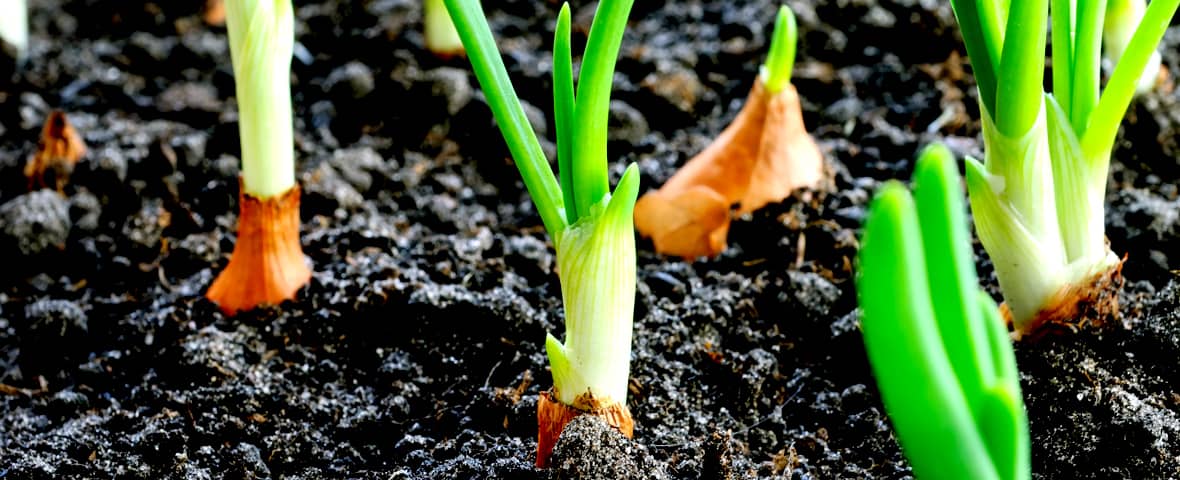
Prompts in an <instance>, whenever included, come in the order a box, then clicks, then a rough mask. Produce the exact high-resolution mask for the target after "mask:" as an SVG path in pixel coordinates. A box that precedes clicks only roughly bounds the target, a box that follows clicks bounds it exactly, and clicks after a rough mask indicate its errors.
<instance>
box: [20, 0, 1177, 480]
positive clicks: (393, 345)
mask: <svg viewBox="0 0 1180 480" xmlns="http://www.w3.org/2000/svg"><path fill="white" fill-rule="evenodd" d="M30 3H32V5H31V6H32V13H31V15H30V23H31V28H30V30H31V32H32V41H31V52H30V59H29V61H28V62H27V64H26V65H25V66H24V68H23V69H21V70H19V71H17V72H15V73H13V71H12V63H11V61H6V62H7V63H4V68H5V69H6V70H5V71H4V72H3V74H0V203H2V206H0V252H3V255H4V262H3V263H4V265H3V267H0V478H12V479H41V478H45V479H50V478H53V479H60V478H145V479H161V478H183V479H205V478H305V479H315V478H365V479H390V478H394V479H401V478H415V479H418V478H422V479H452V478H454V479H459V478H463V479H467V478H524V479H528V478H708V479H720V478H796V479H807V478H813V479H832V478H877V479H900V478H908V477H909V476H910V475H911V473H910V470H909V468H908V466H907V462H906V460H905V458H904V457H903V455H902V453H901V451H900V449H899V448H898V446H897V443H896V440H895V437H894V434H893V430H892V428H891V427H890V424H889V421H888V419H887V418H886V416H885V414H884V410H883V408H882V406H881V401H880V397H879V396H878V394H877V391H876V386H875V384H874V381H873V377H872V375H871V372H870V370H869V365H868V363H867V361H866V359H865V354H864V351H863V345H862V342H861V336H860V333H859V330H858V313H857V310H856V296H855V291H854V288H853V282H852V278H853V267H854V262H853V259H854V258H855V254H856V248H857V237H858V233H859V227H860V225H861V222H862V221H863V219H864V215H865V207H866V204H867V203H868V202H869V200H870V198H871V196H872V193H873V192H874V191H875V189H876V188H877V187H878V186H879V185H880V184H881V182H883V181H885V180H887V179H891V178H901V179H905V178H908V175H909V172H910V170H911V167H912V162H911V159H912V158H913V157H914V155H915V153H916V152H917V151H918V150H919V149H920V148H921V147H922V146H923V145H925V144H927V143H929V142H932V141H936V140H942V141H946V142H948V143H949V144H950V145H951V146H952V148H953V149H954V150H955V151H956V152H958V153H960V154H963V155H966V154H972V155H980V154H981V148H982V146H981V144H980V142H979V134H980V126H979V122H978V120H977V119H978V118H979V113H978V108H977V107H976V104H975V100H974V98H975V91H974V86H973V80H972V78H971V76H970V67H969V66H968V65H965V61H964V57H963V55H964V54H963V47H962V44H961V40H960V37H959V34H958V32H957V28H956V27H955V23H954V19H953V15H952V13H951V11H950V8H949V6H947V5H945V4H944V2H935V1H927V0H901V1H897V2H888V3H886V2H882V3H877V2H875V1H873V0H821V1H818V2H808V1H793V0H792V1H789V2H788V3H789V4H790V5H791V6H792V7H793V8H794V9H795V11H796V12H797V15H798V18H799V25H800V51H799V56H798V65H797V66H796V69H795V76H794V82H795V84H796V85H797V87H798V89H799V92H800V94H801V95H802V97H803V99H804V117H805V121H806V123H807V125H808V127H809V128H810V129H811V131H812V133H813V135H814V136H815V137H816V139H817V140H818V141H819V143H820V145H821V148H822V149H823V151H824V152H825V155H826V157H827V160H828V162H829V166H830V167H831V169H832V171H833V172H834V174H835V178H834V179H835V185H836V190H835V191H834V193H828V194H821V195H816V196H813V197H812V199H809V200H804V197H805V196H804V195H798V196H796V197H794V198H790V199H787V200H786V201H784V202H782V203H780V204H774V205H770V206H768V207H766V208H763V209H762V210H759V211H757V212H755V213H754V214H752V215H751V216H749V217H748V218H745V219H742V220H740V221H737V222H735V223H734V224H733V226H732V229H731V233H730V236H729V243H730V248H729V249H728V250H727V251H726V252H725V253H724V254H723V255H722V256H721V257H719V258H717V259H714V260H709V261H700V262H697V263H685V262H683V261H680V260H677V259H669V258H661V257H660V256H657V255H655V254H654V253H653V252H652V249H651V244H650V243H644V242H640V244H639V279H638V292H637V298H636V312H635V319H636V323H635V341H634V345H633V352H632V373H631V374H632V379H631V390H630V396H629V398H628V403H629V406H630V408H631V411H632V412H634V415H635V420H636V431H635V438H634V441H626V440H624V439H622V438H621V437H618V436H617V434H615V433H613V432H611V431H609V430H607V429H605V427H603V425H602V424H601V423H600V422H596V421H592V420H589V419H586V420H579V421H577V422H575V423H573V424H571V426H570V428H569V430H568V431H567V434H566V435H564V436H563V438H562V441H561V443H560V444H559V445H558V448H557V452H556V454H555V457H554V464H555V467H554V468H553V469H551V470H536V469H534V467H533V462H534V458H533V456H534V449H535V442H536V440H535V435H536V397H537V393H538V392H540V391H543V390H545V389H547V388H549V387H550V385H551V378H550V375H549V372H548V362H547V360H546V357H545V354H544V348H543V342H544V339H545V333H546V332H553V333H554V334H556V335H559V336H560V334H561V333H562V311H561V301H560V290H559V287H558V281H557V277H556V273H555V272H556V269H555V265H554V262H555V258H554V254H553V251H552V247H551V245H550V244H549V240H548V237H547V235H546V233H545V232H544V230H543V228H542V227H541V224H540V219H539V218H538V217H537V215H536V212H535V210H534V208H533V206H532V204H531V202H530V200H529V199H528V196H527V194H526V192H525V191H524V189H523V187H522V185H521V182H520V180H519V175H518V173H517V172H516V170H515V168H514V167H513V165H512V163H511V161H510V160H509V157H508V154H507V149H506V148H505V147H504V143H503V140H502V139H501V138H500V134H499V132H498V131H497V130H496V128H495V127H494V125H493V122H492V118H491V114H490V111H489V109H488V107H487V105H486V104H485V102H484V100H483V97H482V94H481V93H480V92H479V89H478V88H477V85H476V84H475V80H474V77H473V76H472V75H471V74H470V73H469V67H468V65H467V63H466V61H465V60H463V59H452V60H439V59H436V58H435V57H433V56H432V55H430V54H429V53H427V52H425V51H424V50H423V48H422V44H423V40H422V36H421V34H420V30H421V24H420V17H421V15H420V3H419V2H417V1H415V0H367V1H362V0H357V1H347V0H309V1H297V2H296V4H297V5H296V6H297V14H296V15H297V22H296V23H297V27H296V30H297V39H298V46H297V51H296V55H295V60H294V62H293V65H292V70H293V74H292V79H293V80H292V82H293V84H292V85H293V94H294V104H295V108H296V119H295V122H296V137H297V138H296V145H295V148H296V152H297V157H298V159H299V167H298V169H299V178H300V180H301V183H302V185H303V188H304V197H303V210H302V216H303V246H304V251H305V253H306V254H307V256H308V257H309V258H310V261H311V262H312V263H313V264H314V269H315V274H314V277H313V279H312V281H311V283H310V285H309V286H308V287H306V288H305V289H304V290H302V291H301V292H300V293H299V296H298V299H297V300H295V301H291V302H287V303H284V304H283V305H281V306H279V307H277V308H267V309H262V310H259V311H255V312H251V313H248V314H243V315H239V316H238V317H236V318H226V317H224V316H223V315H222V314H221V313H220V312H219V311H218V309H217V308H216V307H215V306H214V305H212V304H211V303H210V302H209V301H207V300H206V299H205V298H204V297H203V295H202V294H203V293H204V290H205V289H206V288H207V286H208V285H209V283H210V282H211V281H212V279H213V278H214V276H215V274H216V273H217V272H219V271H220V270H221V269H222V268H224V267H225V265H226V262H227V261H228V255H229V253H230V252H231V251H232V247H233V244H234V232H235V228H234V227H235V225H236V217H237V191H238V183H237V175H238V159H237V155H238V148H239V147H238V129H237V124H236V113H235V112H236V106H235V102H234V101H233V99H232V97H233V95H234V88H233V77H232V73H231V72H232V70H231V67H230V59H229V52H228V48H227V44H226V40H225V31H224V29H222V28H215V27H208V26H206V25H205V24H204V23H202V21H201V17H200V9H201V6H202V5H203V3H204V1H203V0H185V1H176V0H167V1H161V0H156V1H154V2H146V3H145V2H139V1H117V2H116V1H107V0H73V1H63V0H41V1H37V0H34V1H32V2H30ZM485 3H486V7H487V8H488V10H489V11H490V14H491V20H492V23H493V29H494V31H495V32H496V34H497V36H498V38H499V39H500V47H501V49H502V50H503V52H504V55H505V58H506V62H507V64H508V67H509V70H510V73H511V75H512V77H513V79H514V81H515V82H516V85H517V87H518V89H519V91H520V93H521V97H522V98H523V99H524V100H525V101H526V102H527V103H528V104H529V105H530V113H531V114H532V115H533V117H534V120H535V122H536V124H537V125H538V130H540V131H541V133H543V134H544V137H545V138H548V139H549V142H550V143H549V144H548V145H547V147H548V148H549V149H550V150H551V151H552V144H551V142H552V138H553V129H552V122H551V121H548V119H550V118H551V115H552V106H551V97H550V93H549V92H550V80H549V75H550V62H549V60H548V55H549V52H550V48H551V38H552V28H553V27H552V26H553V24H554V19H555V17H556V14H557V11H558V7H559V4H558V3H557V2H556V1H555V0H544V1H542V0H500V1H492V2H485ZM594 5H595V4H594V3H592V2H589V1H575V2H573V4H572V6H573V8H574V12H575V15H574V18H575V21H574V23H575V28H574V30H575V32H574V38H575V40H574V43H575V49H580V46H581V45H583V44H584V42H585V34H586V31H587V30H588V26H589V21H590V19H591V15H592V13H593V8H594ZM776 7H777V3H775V2H771V1H768V0H750V1H742V2H733V1H727V0H686V1H676V2H647V1H640V2H636V6H635V9H634V12H633V14H632V16H631V18H632V23H631V28H630V29H629V31H628V33H627V36H626V38H625V40H624V44H623V53H622V58H621V60H620V61H619V71H618V73H617V74H616V76H615V94H614V99H615V101H614V102H613V103H612V106H611V120H612V122H611V123H612V131H611V136H610V149H609V150H610V158H611V172H612V176H613V178H615V179H617V178H618V175H619V174H620V173H621V172H622V169H623V168H624V167H625V166H626V165H627V164H629V163H631V162H636V163H638V164H639V166H640V169H641V170H642V173H643V177H642V182H643V187H642V188H643V189H645V190H646V189H650V188H654V187H657V186H658V185H660V184H661V183H662V182H663V181H664V180H666V179H667V178H668V177H669V176H670V175H671V174H672V173H673V172H674V171H675V169H676V168H677V167H678V166H680V165H682V164H683V163H684V162H685V161H686V160H687V159H688V158H690V157H691V156H692V155H693V154H695V153H696V152H698V151H700V150H701V149H702V148H704V147H705V146H706V145H707V144H708V142H709V141H710V139H711V138H712V137H713V136H714V135H716V134H717V133H718V132H719V131H720V130H721V129H722V128H724V126H725V125H726V124H727V122H728V121H730V120H731V119H732V118H733V117H734V116H735V115H736V114H737V111H738V110H739V108H740V106H741V101H742V100H743V99H744V98H745V96H746V93H747V91H748V90H749V88H750V86H751V84H752V82H753V81H754V78H755V75H756V74H757V72H758V67H759V64H760V62H761V61H762V59H763V57H764V56H765V53H766V49H767V40H768V39H767V34H768V32H769V30H768V27H769V24H770V22H771V21H772V19H773V13H774V11H775V8H776ZM1178 46H1180V29H1173V30H1172V31H1171V32H1170V34H1169V35H1168V36H1167V39H1166V40H1165V45H1164V47H1163V50H1164V51H1165V52H1167V54H1166V55H1165V61H1164V64H1165V66H1166V68H1168V69H1169V70H1170V71H1172V72H1177V73H1180V55H1178V54H1177V47H1178ZM54 108H60V109H63V110H65V111H66V112H67V113H68V115H69V118H70V120H71V121H72V122H73V123H74V125H75V127H76V128H77V129H78V130H79V131H80V132H81V133H82V135H83V137H84V138H85V140H86V143H87V145H88V146H89V153H88V155H87V156H86V158H85V159H83V160H82V162H81V163H80V164H79V165H78V167H77V168H76V169H75V171H74V173H73V176H72V178H71V182H70V184H69V185H68V186H67V187H66V189H65V196H61V195H58V194H57V193H56V192H54V191H53V190H42V191H38V192H34V193H28V188H27V184H26V181H25V179H24V177H23V175H22V173H21V172H22V168H23V166H24V163H25V161H26V159H27V158H28V156H29V155H31V154H32V152H33V150H34V149H35V146H36V142H37V135H38V134H39V131H40V126H41V122H42V121H43V120H44V118H45V117H46V116H47V115H48V114H49V112H50V111H51V109H54ZM1124 126H1125V128H1124V131H1123V132H1122V134H1121V137H1120V138H1121V140H1120V143H1119V146H1118V149H1117V151H1116V153H1115V160H1114V162H1113V165H1112V175H1111V183H1110V186H1111V188H1110V192H1111V193H1110V195H1109V197H1108V198H1109V205H1110V208H1109V210H1108V213H1107V221H1108V222H1107V223H1108V234H1109V237H1110V240H1111V243H1112V247H1113V250H1114V251H1115V252H1117V253H1118V254H1120V255H1123V254H1125V255H1126V256H1127V261H1126V265H1125V268H1124V269H1123V274H1124V276H1125V277H1126V279H1127V282H1126V287H1125V290H1124V293H1123V295H1122V297H1121V300H1122V302H1121V305H1122V318H1121V319H1107V321H1105V322H1104V324H1103V325H1094V324H1093V322H1088V323H1086V324H1083V325H1081V326H1079V328H1078V329H1077V331H1076V332H1069V331H1067V332H1061V333H1059V334H1055V335H1049V336H1047V337H1045V338H1043V339H1041V340H1040V341H1037V342H1026V343H1021V344H1018V345H1017V355H1018V361H1019V367H1020V369H1021V380H1022V382H1021V383H1022V386H1023V388H1024V398H1025V401H1026V403H1027V406H1028V410H1029V419H1030V424H1031V425H1030V428H1031V432H1032V445H1033V452H1032V455H1033V470H1034V477H1035V478H1039V479H1109V478H1125V479H1163V478H1175V477H1177V476H1180V395H1178V394H1177V392H1178V391H1180V369H1178V367H1177V365H1178V361H1177V359H1180V314H1178V308H1180V283H1177V282H1175V281H1174V275H1173V273H1172V272H1173V270H1175V269H1177V268H1180V255H1177V254H1175V253H1174V252H1176V251H1177V248H1178V247H1180V235H1178V234H1180V213H1178V212H1180V199H1178V196H1180V192H1178V190H1177V181H1178V180H1180V136H1178V128H1180V95H1178V94H1177V93H1175V92H1174V91H1172V90H1171V88H1163V89H1161V90H1160V91H1158V92H1156V93H1152V94H1150V95H1148V96H1147V97H1145V98H1143V99H1141V101H1139V103H1137V104H1136V105H1135V106H1133V107H1132V109H1131V112H1130V113H1129V115H1128V119H1127V121H1126V122H1125V125H1124ZM977 251H978V252H979V263H978V264H979V268H980V272H981V275H982V277H981V278H982V280H983V283H984V284H985V286H987V288H989V291H991V292H993V293H995V294H997V295H998V291H997V290H996V288H995V283H996V282H995V278H994V276H993V275H992V274H991V269H990V265H989V263H988V261H987V259H986V256H984V254H983V251H982V249H978V248H977Z"/></svg>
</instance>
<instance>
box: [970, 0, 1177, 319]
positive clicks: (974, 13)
mask: <svg viewBox="0 0 1180 480" xmlns="http://www.w3.org/2000/svg"><path fill="white" fill-rule="evenodd" d="M1052 3H1053V9H1052V22H1053V33H1052V34H1053V49H1052V56H1053V58H1052V69H1053V78H1052V83H1053V93H1052V94H1048V93H1045V92H1044V90H1043V89H1044V87H1043V81H1044V75H1045V68H1044V63H1045V58H1044V50H1045V43H1046V31H1045V30H1046V27H1047V25H1048V22H1049V20H1050V16H1049V0H1032V1H1027V2H1013V3H1012V4H1011V5H1009V4H1008V2H1004V1H1000V0H954V1H952V6H953V7H954V12H955V16H956V18H957V19H958V21H959V26H960V29H961V30H962V33H963V38H964V41H965V42H966V44H967V53H968V56H969V57H970V60H971V64H972V67H973V69H974V71H975V78H976V83H977V84H978V88H979V103H980V109H979V110H980V112H981V115H982V116H983V142H984V149H985V155H984V161H983V162H982V163H981V162H979V161H977V160H975V159H968V161H967V185H968V190H969V191H970V197H971V207H972V210H973V212H974V218H975V226H976V229H977V230H978V232H979V237H980V241H981V242H982V243H983V246H984V248H985V249H986V250H987V252H988V255H989V256H991V259H992V263H994V264H995V268H996V276H997V277H998V278H999V282H1000V288H1001V290H1003V293H1004V300H1005V305H1004V306H1005V312H1006V316H1007V317H1009V318H1010V320H1011V322H1012V323H1013V325H1014V328H1015V335H1016V336H1021V335H1025V334H1028V333H1031V332H1034V331H1037V330H1038V329H1039V328H1040V327H1042V326H1044V325H1047V324H1069V323H1072V322H1075V321H1077V320H1078V319H1079V318H1081V317H1087V318H1091V319H1094V320H1096V321H1101V320H1102V319H1103V318H1106V317H1109V316H1113V315H1117V311H1118V305H1117V299H1118V295H1117V291H1118V289H1119V288H1121V287H1120V286H1121V275H1120V268H1121V265H1122V264H1121V261H1120V260H1119V258H1118V257H1117V256H1115V254H1114V253H1113V252H1112V251H1111V249H1110V247H1109V245H1108V244H1107V241H1106V236H1105V215H1104V211H1105V205H1104V201H1105V198H1106V177H1107V172H1108V170H1109V167H1110V154H1111V149H1112V148H1113V145H1114V140H1115V135H1116V134H1117V133H1118V128H1119V124H1120V122H1121V120H1122V117H1123V114H1124V113H1125V112H1126V110H1127V106H1128V105H1129V104H1130V101H1131V98H1132V96H1133V95H1134V93H1135V86H1136V85H1137V83H1138V81H1139V78H1140V75H1141V74H1142V73H1143V70H1144V68H1145V66H1146V65H1147V63H1148V61H1149V59H1150V58H1151V55H1152V54H1153V52H1154V51H1155V47H1156V45H1158V44H1159V42H1160V39H1162V38H1163V35H1164V31H1165V30H1166V28H1167V26H1168V22H1169V20H1170V19H1171V18H1172V15H1173V14H1174V13H1175V11H1176V7H1177V4H1180V0H1156V1H1153V2H1151V4H1150V5H1149V6H1148V8H1147V11H1146V12H1145V13H1144V16H1143V20H1142V22H1140V23H1139V25H1138V27H1137V28H1136V30H1135V34H1134V35H1133V36H1132V38H1131V40H1130V41H1129V42H1128V44H1127V48H1126V50H1125V51H1124V52H1123V56H1122V58H1121V59H1120V60H1119V62H1118V65H1117V66H1116V67H1115V69H1114V72H1113V74H1112V75H1111V77H1110V80H1109V82H1107V84H1106V88H1105V89H1101V88H1100V86H1099V84H1100V75H1101V71H1100V70H1101V68H1100V63H1101V59H1100V49H1101V48H1100V47H1101V42H1102V36H1101V35H1102V25H1103V14H1104V13H1105V11H1106V8H1105V7H1106V4H1105V2H1100V1H1082V2H1074V1H1071V0H1053V2H1052ZM1009 7H1010V8H1009Z"/></svg>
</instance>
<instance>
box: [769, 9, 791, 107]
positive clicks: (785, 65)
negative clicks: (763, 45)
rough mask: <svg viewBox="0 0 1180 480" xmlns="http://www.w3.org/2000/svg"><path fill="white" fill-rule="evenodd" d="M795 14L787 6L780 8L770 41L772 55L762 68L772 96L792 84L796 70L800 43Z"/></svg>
mask: <svg viewBox="0 0 1180 480" xmlns="http://www.w3.org/2000/svg"><path fill="white" fill-rule="evenodd" d="M797 30H798V28H797V27H796V25H795V13H794V12H792V11H791V9H790V8H788V7H787V6H786V5H783V6H782V7H779V9H778V17H777V18H776V19H775V21H774V34H773V35H774V36H773V37H771V40H770V54H769V55H768V56H767V57H766V65H763V66H762V81H763V83H765V84H766V90H767V91H769V92H770V93H771V94H775V93H778V92H781V91H783V88H785V87H786V86H787V85H789V84H790V83H791V70H792V69H794V68H795V47H796V44H797V43H798V39H797V36H798V33H797Z"/></svg>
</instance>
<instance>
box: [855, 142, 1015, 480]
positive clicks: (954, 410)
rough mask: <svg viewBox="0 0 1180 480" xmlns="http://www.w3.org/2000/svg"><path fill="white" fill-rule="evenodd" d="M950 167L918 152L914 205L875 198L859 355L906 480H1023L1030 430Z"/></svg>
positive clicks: (892, 189) (936, 153)
mask: <svg viewBox="0 0 1180 480" xmlns="http://www.w3.org/2000/svg"><path fill="white" fill-rule="evenodd" d="M961 188H962V187H961V185H960V177H959V175H958V170H957V168H956V165H955V159H954V155H953V154H951V152H950V151H949V150H948V149H946V148H945V147H943V146H933V147H929V148H927V149H926V150H924V151H923V152H922V154H921V156H920V158H919V160H918V162H917V166H916V171H915V174H914V193H913V195H911V194H910V192H909V191H907V190H906V189H905V187H904V186H902V185H901V184H900V183H898V182H889V183H887V184H886V185H885V186H884V187H882V188H881V190H880V192H879V193H878V194H877V196H876V198H875V199H874V200H873V203H872V205H871V206H870V209H869V215H868V220H867V222H866V224H865V230H864V235H863V239H862V242H861V250H860V253H859V254H858V275H857V279H856V285H857V295H858V298H859V300H860V306H861V311H862V315H863V316H862V330H863V333H864V341H865V348H866V350H867V352H868V356H869V360H870V362H871V363H872V367H873V372H874V374H875V376H876V377H877V384H878V387H879V388H880V390H881V396H882V399H883V400H884V403H885V407H886V410H887V411H888V413H889V416H890V419H891V420H892V422H893V425H894V427H895V429H896V430H897V433H898V436H899V439H900V442H901V445H902V448H903V450H904V451H905V453H906V456H907V457H908V458H909V460H910V463H911V465H912V467H913V470H914V473H915V476H916V477H917V478H921V479H963V478H971V479H996V480H1025V479H1028V478H1029V477H1030V475H1031V473H1030V469H1029V460H1028V459H1029V443H1028V426H1027V421H1026V419H1025V416H1024V410H1023V404H1022V402H1021V401H1020V388H1019V387H1020V386H1019V382H1018V376H1017V373H1016V367H1015V359H1014V358H1013V353H1012V347H1011V344H1010V343H1009V341H1008V339H1007V331H1006V329H1005V328H1004V326H1003V323H1002V322H1001V321H1000V320H999V314H998V311H997V310H996V306H995V303H994V302H991V299H990V297H988V296H987V294H986V293H984V292H983V291H981V290H980V289H979V287H978V284H977V279H976V276H975V271H974V267H975V265H974V260H973V256H972V249H971V244H970V237H969V234H968V230H967V224H966V218H965V212H964V210H965V209H964V205H963V200H962V191H961Z"/></svg>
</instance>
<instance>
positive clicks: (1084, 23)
mask: <svg viewBox="0 0 1180 480" xmlns="http://www.w3.org/2000/svg"><path fill="white" fill-rule="evenodd" d="M1105 16H1106V0H1078V12H1077V26H1076V27H1075V31H1076V32H1077V36H1075V37H1074V43H1073V48H1074V52H1073V64H1072V65H1071V66H1070V71H1071V72H1072V73H1073V87H1072V88H1071V89H1070V93H1072V94H1073V98H1072V99H1071V104H1070V107H1069V110H1068V111H1067V112H1066V113H1068V114H1069V120H1070V124H1071V125H1073V129H1074V131H1075V132H1077V133H1078V134H1079V135H1080V134H1082V133H1084V132H1085V131H1086V127H1087V126H1088V125H1087V124H1088V123H1089V122H1090V112H1091V111H1093V110H1094V106H1095V105H1097V104H1098V94H1099V90H1098V82H1099V79H1100V77H1101V75H1102V21H1103V18H1105Z"/></svg>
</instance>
